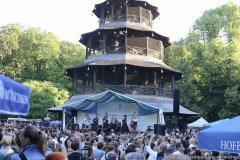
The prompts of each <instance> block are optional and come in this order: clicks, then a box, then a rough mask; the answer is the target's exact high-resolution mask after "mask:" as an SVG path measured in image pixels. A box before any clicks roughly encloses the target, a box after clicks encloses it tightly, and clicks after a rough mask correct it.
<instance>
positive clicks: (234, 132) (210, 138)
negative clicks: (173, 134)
mask: <svg viewBox="0 0 240 160" xmlns="http://www.w3.org/2000/svg"><path fill="white" fill-rule="evenodd" d="M239 124H240V116H238V117H235V118H232V119H229V120H226V121H224V122H222V123H219V124H217V125H215V126H212V127H210V128H207V129H204V130H202V131H200V132H199V133H198V147H199V149H203V150H213V151H222V152H230V153H240V125H239Z"/></svg>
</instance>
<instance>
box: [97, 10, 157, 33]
mask: <svg viewBox="0 0 240 160" xmlns="http://www.w3.org/2000/svg"><path fill="white" fill-rule="evenodd" d="M128 25H129V26H131V25H138V27H143V29H144V28H145V29H146V30H152V21H151V20H150V19H147V18H146V17H141V16H139V15H132V14H127V15H119V16H114V17H112V16H109V17H106V18H103V19H99V28H100V29H106V28H119V27H126V26H128Z"/></svg>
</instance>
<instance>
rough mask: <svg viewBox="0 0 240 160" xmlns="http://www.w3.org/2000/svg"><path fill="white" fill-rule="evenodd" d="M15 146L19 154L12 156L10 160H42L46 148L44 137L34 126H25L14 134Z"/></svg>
mask: <svg viewBox="0 0 240 160" xmlns="http://www.w3.org/2000/svg"><path fill="white" fill-rule="evenodd" d="M16 143H17V146H18V147H19V148H20V149H21V151H22V152H21V153H20V154H14V155H13V156H12V158H11V159H12V160H20V159H23V157H25V159H31V160H44V159H45V157H44V153H45V150H46V148H47V140H46V135H45V134H44V133H43V132H42V131H40V130H39V129H38V128H37V127H35V126H26V127H24V129H22V130H20V131H19V132H18V133H17V134H16Z"/></svg>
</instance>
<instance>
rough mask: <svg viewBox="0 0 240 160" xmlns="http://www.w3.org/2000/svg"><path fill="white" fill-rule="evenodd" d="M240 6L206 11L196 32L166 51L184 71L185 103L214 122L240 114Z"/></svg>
mask: <svg viewBox="0 0 240 160" xmlns="http://www.w3.org/2000/svg"><path fill="white" fill-rule="evenodd" d="M239 15H240V7H239V6H236V5H234V4H232V3H227V4H226V5H223V6H221V7H219V8H216V9H212V10H209V11H205V12H204V14H203V15H202V17H200V18H199V19H198V20H196V22H195V24H194V25H193V29H192V32H190V33H189V35H188V36H187V37H186V38H185V39H182V40H181V41H179V42H176V43H174V44H173V45H172V47H171V48H169V50H167V51H166V54H167V55H168V57H167V61H168V63H169V64H170V66H173V67H174V68H177V69H179V70H181V71H182V72H183V75H184V79H183V80H182V81H179V82H178V85H179V86H180V88H181V101H182V104H183V105H185V106H189V108H190V109H193V110H195V111H197V112H199V113H200V115H201V116H204V117H206V118H207V119H208V120H210V121H213V120H217V119H219V118H231V117H233V116H237V115H239V112H238V111H236V110H234V108H236V107H239V104H240V99H239V96H240V94H239V87H238V84H239V83H240V78H239V72H240V70H239V68H240V46H239V44H240V16H239Z"/></svg>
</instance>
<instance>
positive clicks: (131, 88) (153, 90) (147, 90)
mask: <svg viewBox="0 0 240 160" xmlns="http://www.w3.org/2000/svg"><path fill="white" fill-rule="evenodd" d="M107 90H112V91H114V92H118V93H122V94H132V95H149V96H159V97H168V98H172V96H173V94H172V91H171V90H164V89H163V88H159V87H154V86H138V85H126V86H124V85H97V86H81V87H77V88H75V90H74V92H73V94H74V95H78V94H97V93H101V92H104V91H107Z"/></svg>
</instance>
